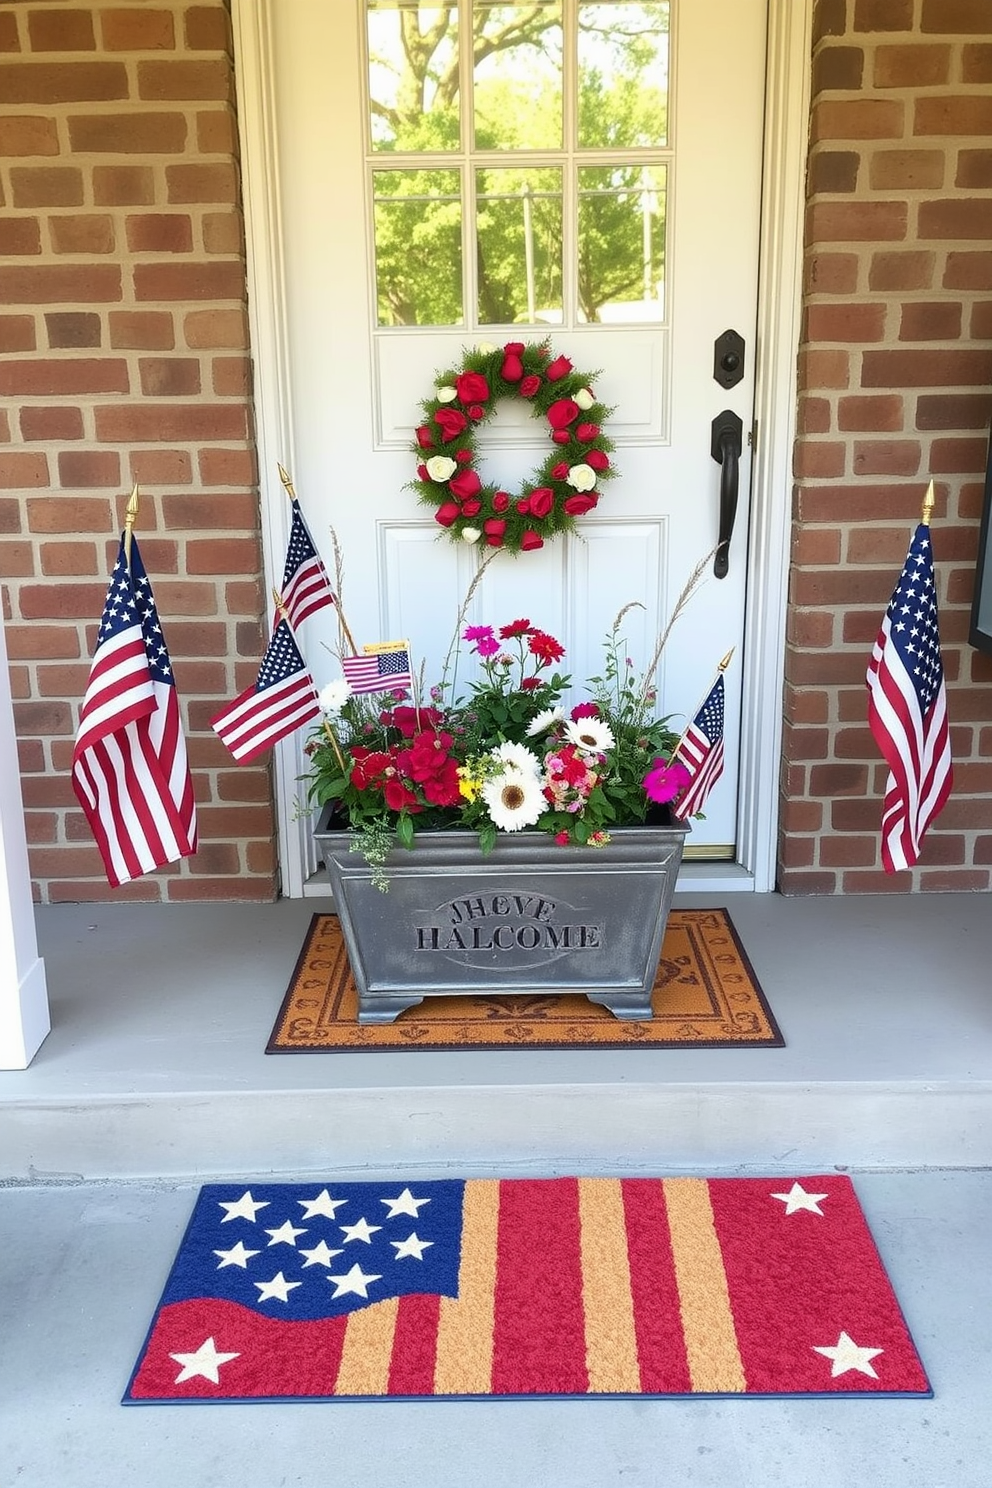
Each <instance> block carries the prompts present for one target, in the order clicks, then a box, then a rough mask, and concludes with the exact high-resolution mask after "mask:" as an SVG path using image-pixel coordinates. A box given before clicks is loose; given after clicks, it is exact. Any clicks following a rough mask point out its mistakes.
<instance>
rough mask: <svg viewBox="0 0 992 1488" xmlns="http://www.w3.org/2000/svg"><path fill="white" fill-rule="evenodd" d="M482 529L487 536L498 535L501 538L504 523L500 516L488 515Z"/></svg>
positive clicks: (504, 528) (504, 527) (504, 526)
mask: <svg viewBox="0 0 992 1488" xmlns="http://www.w3.org/2000/svg"><path fill="white" fill-rule="evenodd" d="M482 530H483V532H484V533H485V534H486V536H487V537H498V538H499V539H500V540H502V537H503V533H504V532H505V531H506V523H505V522H504V521H503V518H502V517H488V518H487V519H486V521H484V522H483V524H482Z"/></svg>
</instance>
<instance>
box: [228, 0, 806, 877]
mask: <svg viewBox="0 0 992 1488" xmlns="http://www.w3.org/2000/svg"><path fill="white" fill-rule="evenodd" d="M277 3H278V0H233V3H232V19H233V24H234V55H235V75H236V79H237V96H238V121H239V128H240V135H241V174H242V185H243V192H244V211H245V236H246V245H247V259H248V262H247V276H248V314H249V323H250V330H251V348H252V359H253V362H254V376H255V386H254V401H255V428H256V438H257V443H258V463H259V484H260V500H261V510H262V547H263V554H264V564H265V578H266V586H267V587H266V592H267V593H268V592H269V591H270V590H271V588H272V586H273V584H278V583H279V581H280V579H281V576H282V565H283V561H284V558H285V552H286V544H287V541H288V537H289V509H288V502H287V500H286V495H285V492H284V491H283V489H282V485H281V483H280V481H279V478H278V473H277V470H276V465H277V463H281V464H283V465H285V466H286V467H287V468H288V469H289V470H290V472H292V470H293V432H292V418H291V414H290V410H291V408H292V403H293V398H292V391H293V390H292V383H291V376H290V366H289V357H288V324H287V316H286V295H285V265H284V255H283V236H282V232H283V222H282V199H281V190H280V179H279V140H278V130H277V112H276V105H275V67H274V55H273V33H272V16H273V13H274V9H275V6H276V4H277ZM283 3H286V0H283ZM812 11H813V0H800V3H798V4H797V3H796V0H768V38H767V60H766V75H765V141H764V155H763V166H762V202H763V206H762V214H761V215H762V221H761V239H760V245H759V283H758V319H757V326H758V334H757V362H756V381H755V417H756V427H757V432H758V439H757V448H756V451H755V458H754V467H753V473H752V497H751V501H752V518H751V532H750V538H749V550H748V597H747V608H746V615H745V633H744V663H743V689H742V691H743V705H742V720H741V755H740V786H739V802H738V832H737V841H738V865H737V873H736V875H735V877H734V885H735V887H742V886H743V887H749V888H751V889H753V890H755V891H757V892H759V893H767V892H769V891H771V890H772V889H774V887H775V874H776V862H777V844H778V803H779V764H780V760H781V750H782V687H783V679H784V672H785V620H786V598H787V585H788V557H789V533H790V528H791V510H792V502H791V487H792V473H791V463H792V445H793V439H794V436H795V417H796V395H797V387H796V348H797V346H798V344H799V316H800V309H801V292H802V241H803V236H802V225H803V204H804V197H805V190H804V188H805V168H806V132H807V120H808V116H809V91H810V80H809V73H810V66H809V58H810V42H811V34H812ZM273 753H274V766H275V799H276V820H277V828H278V834H279V862H280V869H281V875H282V892H283V893H284V894H285V895H287V896H288V897H289V898H299V897H301V896H302V894H303V892H304V885H305V883H306V880H307V878H308V877H309V876H310V874H311V872H312V871H313V869H314V867H315V859H314V856H313V845H312V843H311V840H310V831H309V826H308V820H307V819H301V818H298V817H297V816H296V812H295V810H294V801H295V798H296V794H297V791H296V778H297V776H298V775H299V774H300V773H301V771H302V768H303V754H302V737H301V735H300V734H296V735H294V736H293V737H292V738H290V739H287V740H283V741H282V743H280V744H278V745H277V746H276V748H275V750H274V751H273ZM769 760H772V761H774V768H773V769H771V770H769V768H768V761H769ZM741 869H743V870H744V876H743V877H742V875H741V873H740V870H741ZM726 886H727V887H728V888H729V887H730V882H729V881H728V883H727V885H726ZM707 888H708V885H707ZM704 891H706V890H705V889H704Z"/></svg>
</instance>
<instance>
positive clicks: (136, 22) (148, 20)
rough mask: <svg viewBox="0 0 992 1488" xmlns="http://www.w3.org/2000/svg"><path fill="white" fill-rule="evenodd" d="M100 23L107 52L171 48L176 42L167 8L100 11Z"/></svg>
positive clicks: (149, 50)
mask: <svg viewBox="0 0 992 1488" xmlns="http://www.w3.org/2000/svg"><path fill="white" fill-rule="evenodd" d="M100 26H101V31H102V35H103V45H104V49H105V50H106V51H108V52H152V51H171V50H172V49H173V48H174V47H175V45H176V31H175V24H174V18H173V15H172V12H171V11H168V10H145V9H141V10H137V9H133V10H132V9H126V10H104V11H103V12H102V13H101V16H100Z"/></svg>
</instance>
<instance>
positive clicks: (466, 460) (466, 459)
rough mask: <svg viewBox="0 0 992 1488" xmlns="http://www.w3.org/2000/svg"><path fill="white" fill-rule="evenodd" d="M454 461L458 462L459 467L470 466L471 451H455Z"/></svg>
mask: <svg viewBox="0 0 992 1488" xmlns="http://www.w3.org/2000/svg"><path fill="white" fill-rule="evenodd" d="M455 459H456V460H457V461H458V463H459V465H471V463H472V451H471V450H455Z"/></svg>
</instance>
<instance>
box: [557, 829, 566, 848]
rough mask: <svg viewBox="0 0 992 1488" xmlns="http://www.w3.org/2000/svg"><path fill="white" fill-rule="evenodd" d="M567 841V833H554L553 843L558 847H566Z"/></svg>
mask: <svg viewBox="0 0 992 1488" xmlns="http://www.w3.org/2000/svg"><path fill="white" fill-rule="evenodd" d="M568 841H569V838H568V833H567V832H556V833H555V842H556V843H557V845H558V846H559V847H567V846H568Z"/></svg>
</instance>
